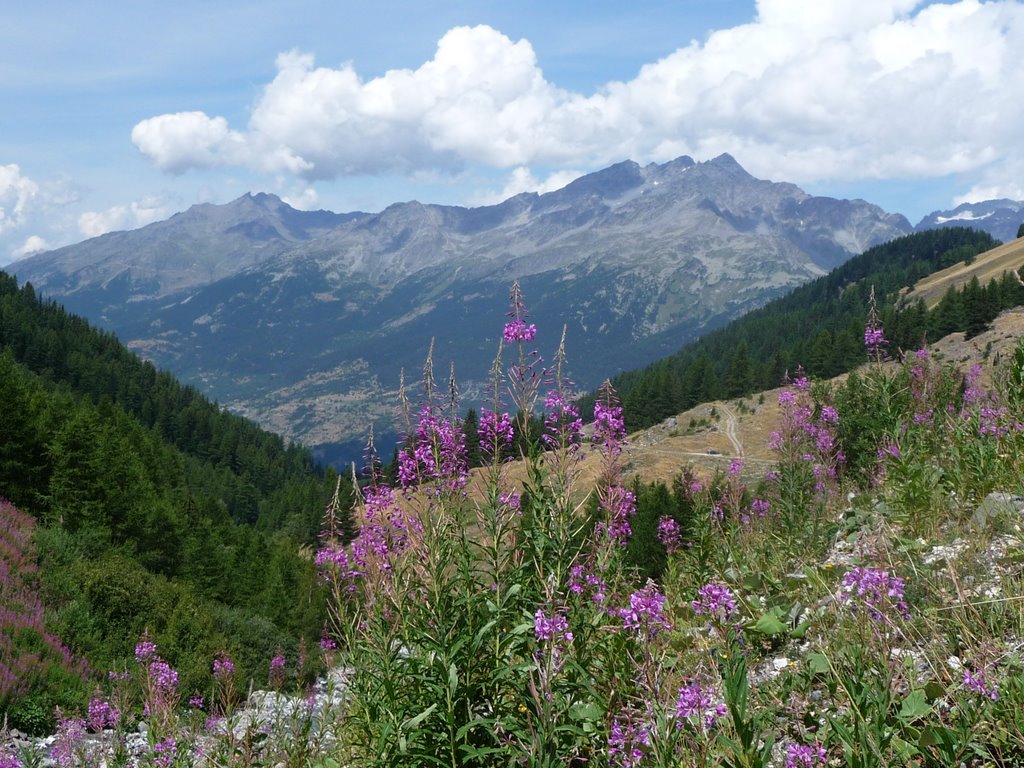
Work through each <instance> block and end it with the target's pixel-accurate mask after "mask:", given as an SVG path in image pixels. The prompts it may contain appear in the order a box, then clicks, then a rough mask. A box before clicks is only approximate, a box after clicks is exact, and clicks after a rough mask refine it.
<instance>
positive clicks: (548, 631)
mask: <svg viewBox="0 0 1024 768" xmlns="http://www.w3.org/2000/svg"><path fill="white" fill-rule="evenodd" d="M533 633H534V635H535V636H536V638H537V640H538V641H540V642H550V641H551V640H553V639H555V637H556V636H560V637H565V638H566V639H567V640H568V641H569V642H572V639H573V637H572V632H570V631H569V621H568V619H566V618H565V616H564V615H562V614H560V613H556V614H555V615H554V616H551V617H550V618H549V617H548V616H547V614H546V613H545V612H544V610H543V609H542V608H538V609H537V613H536V614H535V615H534V619H533Z"/></svg>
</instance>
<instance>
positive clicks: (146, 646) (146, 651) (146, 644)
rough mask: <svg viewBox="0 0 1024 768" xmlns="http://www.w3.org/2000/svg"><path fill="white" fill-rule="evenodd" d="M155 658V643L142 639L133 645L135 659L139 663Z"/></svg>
mask: <svg viewBox="0 0 1024 768" xmlns="http://www.w3.org/2000/svg"><path fill="white" fill-rule="evenodd" d="M154 658H156V643H151V642H150V641H149V640H143V641H142V642H140V643H139V644H138V645H136V646H135V660H136V661H137V662H139V664H146V663H148V662H150V661H152V660H153V659H154Z"/></svg>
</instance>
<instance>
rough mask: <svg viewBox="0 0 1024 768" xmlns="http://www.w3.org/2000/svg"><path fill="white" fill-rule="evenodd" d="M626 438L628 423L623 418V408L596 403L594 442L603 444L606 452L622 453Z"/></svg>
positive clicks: (612, 404) (613, 404) (610, 404)
mask: <svg viewBox="0 0 1024 768" xmlns="http://www.w3.org/2000/svg"><path fill="white" fill-rule="evenodd" d="M625 437H626V422H625V420H624V419H623V417H622V406H621V405H618V404H616V403H614V401H613V402H611V403H605V402H602V401H601V400H598V401H597V402H596V403H594V441H595V442H598V443H601V445H602V446H604V448H605V450H613V451H616V452H618V451H621V443H622V441H623V440H624V439H625Z"/></svg>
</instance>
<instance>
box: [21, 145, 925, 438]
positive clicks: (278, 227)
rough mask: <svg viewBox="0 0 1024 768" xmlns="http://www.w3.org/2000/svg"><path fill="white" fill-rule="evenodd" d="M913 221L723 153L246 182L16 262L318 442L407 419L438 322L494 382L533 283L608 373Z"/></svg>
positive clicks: (190, 371) (182, 371) (475, 369)
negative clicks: (336, 194) (330, 181)
mask: <svg viewBox="0 0 1024 768" xmlns="http://www.w3.org/2000/svg"><path fill="white" fill-rule="evenodd" d="M910 231H911V226H910V224H909V222H907V220H906V219H904V218H903V217H902V216H895V215H890V214H887V213H885V212H884V211H882V210H881V209H880V208H878V207H877V206H873V205H870V204H868V203H865V202H864V201H860V200H854V201H850V200H833V199H831V198H823V197H812V196H810V195H807V194H806V193H805V192H803V191H802V190H800V189H799V188H798V187H796V186H794V185H792V184H779V183H773V182H769V181H763V180H759V179H755V178H754V177H753V176H751V175H750V174H748V173H747V172H746V171H744V170H743V168H741V167H740V165H739V164H738V163H737V162H736V161H735V160H734V159H733V158H732V157H730V156H728V155H722V156H720V157H718V158H715V159H714V160H710V161H708V162H704V163H695V162H694V161H693V160H692V159H690V158H688V157H681V158H678V159H677V160H674V161H672V162H669V163H665V164H663V165H658V164H651V165H648V166H644V167H641V166H639V165H637V164H636V163H632V162H623V163H619V164H617V165H614V166H612V167H610V168H607V169H604V170H602V171H599V172H597V173H593V174H590V175H587V176H584V177H582V178H580V179H577V180H576V181H574V182H572V183H571V184H569V185H568V186H566V187H564V188H563V189H560V190H558V191H555V192H551V193H548V194H545V195H537V194H522V195H517V196H516V197H513V198H511V199H509V200H506V201H505V202H503V203H501V204H499V205H494V206H486V207H481V208H460V207H452V206H437V205H424V204H421V203H418V202H410V203H400V204H396V205H392V206H390V207H389V208H387V209H386V210H384V211H382V212H380V213H377V214H349V215H347V216H339V215H337V214H330V213H327V212H318V213H302V212H299V211H294V210H292V209H290V208H288V206H286V205H285V204H284V203H282V202H281V201H279V200H277V198H274V197H271V196H267V195H257V196H255V197H250V196H246V197H243V198H240V199H239V200H236V201H234V202H233V203H230V204H228V205H225V206H196V207H193V208H192V209H190V210H189V211H187V212H185V213H182V214H178V215H177V216H175V217H172V218H171V219H169V220H167V221H165V222H160V223H159V224H153V225H150V226H149V227H145V228H143V229H141V230H137V231H134V232H124V233H116V234H113V235H105V236H104V237H101V238H96V239H95V240H91V241H87V242H86V243H82V244H81V245H78V246H71V247H69V248H64V249H61V250H59V251H53V252H50V253H46V254H41V255H39V256H35V257H33V258H31V259H29V260H26V261H24V262H20V263H18V264H16V265H14V271H15V272H16V273H17V275H18V276H19V278H20V279H22V280H26V279H28V280H32V281H33V283H34V284H35V285H36V287H37V288H38V289H39V290H41V291H43V292H44V293H46V294H48V295H51V296H54V297H56V298H59V299H60V300H61V301H63V302H64V303H65V304H66V305H67V306H68V307H69V308H71V309H73V310H74V311H78V312H81V313H83V314H85V315H86V316H88V317H91V318H95V319H99V320H101V321H102V322H105V323H106V324H107V325H108V326H109V327H112V328H114V329H115V330H116V331H117V332H118V334H119V335H120V336H121V338H122V339H124V340H125V341H127V342H128V343H129V344H130V345H131V346H132V347H134V348H135V349H137V350H138V351H139V352H141V353H142V354H143V355H145V356H147V357H150V358H152V359H154V360H155V361H156V362H158V363H159V364H161V365H165V366H167V367H169V368H171V369H172V370H174V371H175V372H176V373H177V374H179V375H182V376H184V377H185V378H186V379H189V380H191V381H193V382H195V383H197V384H198V385H200V386H201V387H202V388H203V389H204V390H205V391H207V392H208V393H209V394H211V395H212V396H214V397H216V398H218V399H219V400H220V401H221V402H224V403H226V404H228V405H229V406H230V407H232V408H234V409H236V410H239V411H241V412H243V413H246V414H248V415H250V416H252V417H253V418H255V419H256V420H257V421H259V422H261V423H262V424H264V425H265V426H268V427H270V428H271V429H275V430H277V431H279V432H281V433H283V434H285V435H287V436H288V437H291V438H295V439H299V440H303V441H304V442H306V443H308V444H310V445H314V446H315V445H334V444H338V443H343V442H345V441H347V440H353V439H354V440H357V441H358V440H360V439H362V436H363V435H364V434H365V432H366V430H367V429H368V426H369V421H377V422H378V427H379V428H383V429H384V430H385V431H387V427H388V426H390V425H391V423H392V420H393V408H392V407H391V405H390V402H389V399H388V391H389V390H392V389H393V388H394V387H395V386H396V384H397V381H398V374H399V369H400V368H406V369H407V370H410V371H415V370H418V368H419V365H420V364H421V362H422V358H423V355H424V354H425V351H426V350H427V348H428V346H429V345H430V342H431V339H432V338H434V339H436V347H435V363H436V364H437V365H438V366H439V367H443V368H445V369H447V366H448V361H449V360H452V361H455V362H456V364H457V365H458V367H459V371H460V372H461V373H460V378H461V379H462V381H463V387H464V392H466V393H467V394H468V395H469V396H470V397H472V395H473V394H474V393H475V392H478V391H479V386H480V385H479V381H478V380H479V379H480V378H482V377H483V376H484V375H485V372H486V371H487V369H488V367H489V363H490V361H491V360H492V359H493V356H494V352H495V349H496V345H497V339H498V335H499V332H500V328H501V324H502V321H503V319H504V317H503V313H504V311H505V306H506V301H507V293H508V289H509V286H510V284H511V283H512V281H513V280H517V279H518V280H519V281H520V282H521V283H522V286H523V289H524V292H525V294H526V296H527V300H528V302H529V306H530V310H531V313H532V321H533V322H536V323H537V325H538V327H539V328H540V329H541V335H540V336H539V337H538V343H539V346H540V348H541V350H542V352H546V353H550V352H551V351H552V350H553V349H554V347H555V346H556V344H557V342H558V336H559V335H560V332H561V329H562V326H563V324H564V325H567V326H568V330H569V336H568V337H569V347H568V350H569V355H570V366H571V371H572V374H573V376H574V378H575V379H576V381H577V382H578V383H579V384H580V385H581V386H586V387H591V386H594V385H596V384H597V383H599V381H600V380H601V379H602V378H604V377H606V376H610V375H612V374H614V373H616V372H617V371H619V370H622V369H626V368H632V367H636V366H640V365H643V364H645V363H647V362H649V361H651V360H654V359H656V358H658V357H661V356H663V355H665V354H668V353H670V352H672V351H674V350H676V349H678V348H679V347H680V346H681V345H682V344H684V343H686V342H687V341H689V340H691V339H692V338H694V337H695V336H696V335H698V334H700V333H701V332H703V331H705V330H707V329H710V328H712V327H715V326H717V325H720V324H722V323H724V322H726V321H728V320H729V319H731V318H732V317H735V316H736V315H738V314H740V313H742V312H744V311H746V310H748V309H750V308H753V307H755V306H759V305H760V304H763V303H764V302H766V301H767V300H769V299H770V298H773V297H775V296H777V295H779V294H781V293H784V292H785V291H787V290H788V289H789V288H791V287H793V286H795V285H797V284H799V283H802V282H804V281H806V280H809V279H812V278H814V277H816V276H817V275H820V274H823V273H824V272H825V271H827V270H828V269H830V268H831V267H833V266H835V265H836V264H839V263H841V262H842V261H843V260H845V259H846V258H848V257H849V256H851V255H853V254H855V253H859V252H861V251H863V250H865V249H866V248H868V247H870V246H873V245H876V244H878V243H880V242H883V241H885V240H888V239H891V238H893V237H896V236H898V235H902V234H906V233H908V232H910ZM190 259H191V261H190Z"/></svg>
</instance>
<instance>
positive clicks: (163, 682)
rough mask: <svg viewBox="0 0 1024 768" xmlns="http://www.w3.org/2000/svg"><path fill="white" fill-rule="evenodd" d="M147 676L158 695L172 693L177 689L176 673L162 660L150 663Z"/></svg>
mask: <svg viewBox="0 0 1024 768" xmlns="http://www.w3.org/2000/svg"><path fill="white" fill-rule="evenodd" d="M149 676H150V678H151V679H152V681H153V685H154V686H156V689H157V690H158V691H159V692H160V693H173V692H174V691H175V689H176V688H177V687H178V673H177V671H176V670H174V669H173V668H172V667H171V665H170V664H168V663H167V662H166V661H163V660H162V659H157V660H156V661H153V662H151V663H150V665H149Z"/></svg>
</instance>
